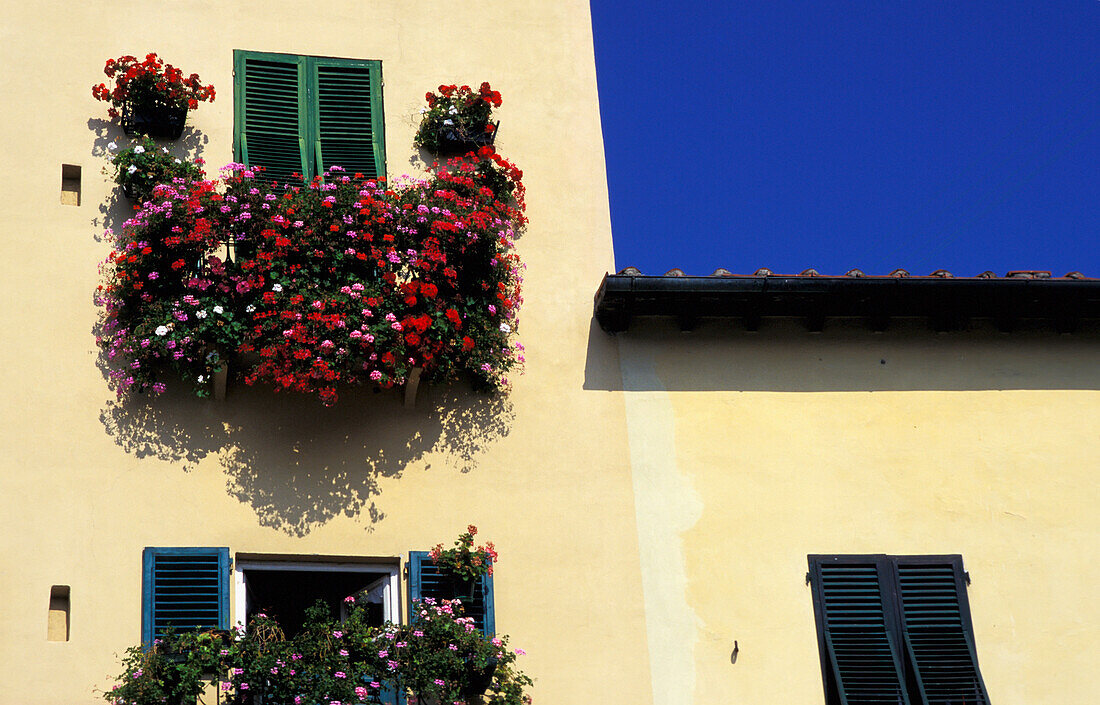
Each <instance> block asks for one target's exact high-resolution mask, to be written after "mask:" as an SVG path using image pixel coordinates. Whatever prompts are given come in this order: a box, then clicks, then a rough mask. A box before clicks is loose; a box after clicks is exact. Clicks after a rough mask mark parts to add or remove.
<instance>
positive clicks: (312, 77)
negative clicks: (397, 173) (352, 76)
mask: <svg viewBox="0 0 1100 705" xmlns="http://www.w3.org/2000/svg"><path fill="white" fill-rule="evenodd" d="M249 59H256V60H260V61H274V62H283V63H287V64H291V63H293V64H296V66H297V71H298V105H297V108H298V141H299V154H300V158H301V160H302V164H301V167H302V170H301V174H302V182H303V184H308V183H309V182H310V180H311V179H313V178H314V177H315V176H318V175H321V174H323V173H324V168H323V163H322V157H323V152H322V149H321V139H322V135H321V127H320V102H319V88H318V86H319V83H320V80H319V76H318V69H319V68H320V67H348V68H361V69H366V70H367V71H368V74H369V76H370V106H369V109H370V112H371V148H372V150H373V159H374V161H375V166H376V170H377V172H378V173H376V174H364V176H365V177H367V178H383V179H385V178H386V176H387V171H386V120H385V110H384V105H385V102H384V100H383V88H384V86H385V81H384V80H383V76H382V61H381V59H351V58H346V57H335V56H314V55H306V54H286V53H280V52H268V51H253V50H251V49H234V50H233V158H234V160H235V161H237V162H239V163H247V160H246V154H245V152H246V151H247V145H246V135H245V106H246V103H245V79H246V75H247V71H246V62H247V61H248V60H249ZM249 166H252V165H251V164H249ZM261 166H262V165H261ZM336 166H344V165H342V164H340V165H336Z"/></svg>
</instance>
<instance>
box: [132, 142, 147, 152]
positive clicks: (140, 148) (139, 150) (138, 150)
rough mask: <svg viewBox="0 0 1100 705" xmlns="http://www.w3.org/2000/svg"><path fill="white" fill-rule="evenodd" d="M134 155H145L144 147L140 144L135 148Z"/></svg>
mask: <svg viewBox="0 0 1100 705" xmlns="http://www.w3.org/2000/svg"><path fill="white" fill-rule="evenodd" d="M134 154H145V147H142V146H141V145H140V144H139V145H138V146H136V147H134Z"/></svg>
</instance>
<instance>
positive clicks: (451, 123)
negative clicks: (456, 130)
mask: <svg viewBox="0 0 1100 705" xmlns="http://www.w3.org/2000/svg"><path fill="white" fill-rule="evenodd" d="M443 124H444V125H453V124H455V122H454V120H444V121H443Z"/></svg>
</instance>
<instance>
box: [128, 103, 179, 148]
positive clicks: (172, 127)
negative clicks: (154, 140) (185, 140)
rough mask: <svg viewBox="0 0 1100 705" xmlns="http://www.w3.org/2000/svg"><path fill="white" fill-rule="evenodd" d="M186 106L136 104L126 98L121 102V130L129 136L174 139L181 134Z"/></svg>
mask: <svg viewBox="0 0 1100 705" xmlns="http://www.w3.org/2000/svg"><path fill="white" fill-rule="evenodd" d="M185 122H187V108H185V107H184V108H181V107H178V106H174V105H162V104H152V105H136V104H134V103H133V102H132V101H129V100H127V101H126V102H125V103H123V104H122V131H123V132H125V133H126V134H127V135H129V136H130V137H134V136H136V135H148V136H150V137H162V138H164V139H169V140H176V139H179V137H180V135H182V134H183V125H184V123H185Z"/></svg>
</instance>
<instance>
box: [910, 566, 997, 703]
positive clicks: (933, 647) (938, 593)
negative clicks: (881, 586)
mask: <svg viewBox="0 0 1100 705" xmlns="http://www.w3.org/2000/svg"><path fill="white" fill-rule="evenodd" d="M895 561H896V563H897V571H898V583H899V592H900V593H901V607H902V616H903V623H904V627H905V642H906V645H907V647H908V651H909V656H910V658H911V659H912V662H913V664H914V670H915V671H916V675H917V681H918V685H919V687H920V689H921V694H922V696H923V697H924V701H925V703H927V705H957V704H961V703H969V704H971V705H985V704H987V703H988V702H989V698H988V696H987V695H986V690H985V684H984V683H983V682H982V677H981V673H980V672H979V670H978V660H977V652H976V649H975V648H974V628H973V625H972V624H971V622H970V611H969V607H968V605H967V601H966V588H965V587H964V585H963V578H962V559H961V558H959V557H952V556H947V557H943V558H942V559H938V558H932V557H930V558H919V557H913V558H906V557H897V558H895Z"/></svg>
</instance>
